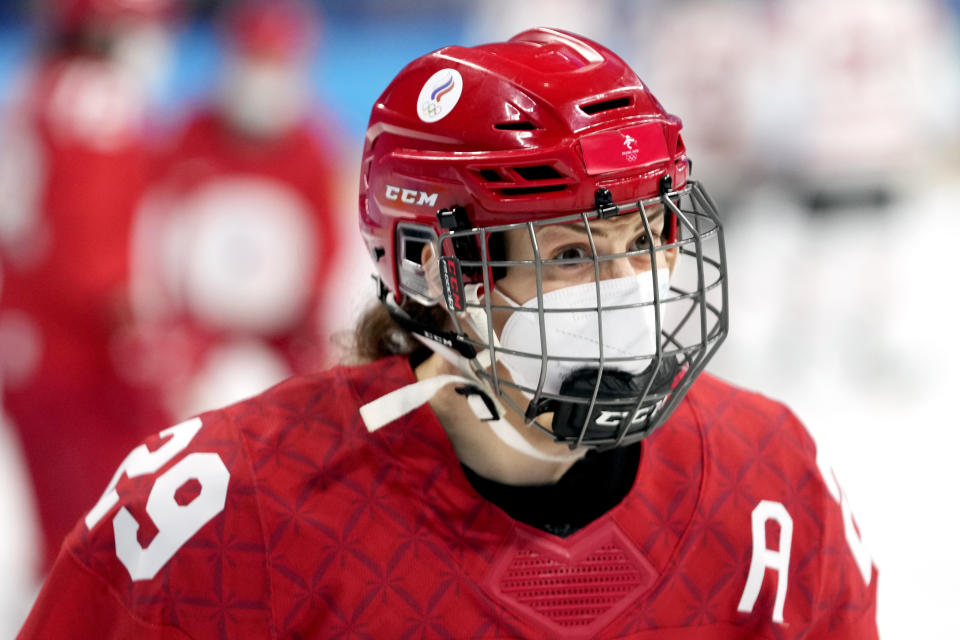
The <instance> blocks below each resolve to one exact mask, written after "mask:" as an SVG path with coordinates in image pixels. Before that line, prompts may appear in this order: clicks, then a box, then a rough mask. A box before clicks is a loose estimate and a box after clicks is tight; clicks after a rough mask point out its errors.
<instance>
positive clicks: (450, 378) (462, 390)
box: [360, 375, 587, 462]
mask: <svg viewBox="0 0 960 640" xmlns="http://www.w3.org/2000/svg"><path fill="white" fill-rule="evenodd" d="M453 383H460V384H463V385H465V386H463V387H459V388H458V389H457V393H459V394H461V395H463V396H466V398H467V403H468V404H469V405H470V409H471V410H472V411H473V413H474V414H475V415H476V416H477V418H479V419H480V420H481V421H483V422H485V423H486V424H487V425H488V426H489V427H490V430H491V431H492V432H493V435H495V436H496V437H497V439H498V440H500V441H501V442H503V444H505V445H507V446H508V447H510V448H511V449H513V450H514V451H517V452H518V453H522V454H523V455H525V456H528V457H530V458H535V459H537V460H542V461H544V462H570V461H573V460H578V459H580V458H582V457H583V456H584V454H586V452H587V450H586V449H578V450H574V451H571V452H570V453H569V454H565V455H552V454H549V453H544V452H543V451H540V450H539V449H537V448H536V447H534V446H533V445H532V444H530V443H529V442H527V440H526V439H524V437H523V436H521V435H520V433H519V432H518V431H517V429H516V428H515V427H514V426H513V425H512V424H510V422H508V421H507V420H506V419H505V418H503V417H501V416H502V415H503V408H502V407H500V405H499V404H498V403H497V402H496V401H495V400H494V399H493V398H491V397H490V396H489V395H487V394H486V393H485V392H484V391H483V390H481V389H480V388H478V387H477V386H476V384H475V382H474V381H473V380H470V379H469V378H465V377H462V376H455V375H441V376H434V377H432V378H426V379H424V380H419V381H417V382H414V383H413V384H408V385H407V386H405V387H400V388H399V389H395V390H393V391H391V392H390V393H388V394H386V395H383V396H380V397H379V398H377V399H376V400H373V401H372V402H368V403H367V404H365V405H363V406H362V407H360V417H361V418H363V422H364V424H365V425H366V426H367V431H369V432H370V433H373V432H374V431H377V430H378V429H380V428H381V427H383V426H385V425H387V424H389V423H391V422H393V421H394V420H396V419H397V418H400V417H401V416H404V415H406V414H408V413H410V412H411V411H413V410H414V409H417V408H419V407H421V406H423V405H424V404H426V403H427V402H429V401H430V399H431V398H433V396H434V395H436V393H437V392H438V391H439V390H440V389H442V388H443V387H445V386H447V385H448V384H453Z"/></svg>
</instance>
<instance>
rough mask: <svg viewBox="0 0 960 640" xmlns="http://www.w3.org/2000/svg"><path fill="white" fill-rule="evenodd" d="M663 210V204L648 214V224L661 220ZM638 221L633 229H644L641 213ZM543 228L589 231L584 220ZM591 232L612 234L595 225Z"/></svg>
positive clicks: (600, 235)
mask: <svg viewBox="0 0 960 640" xmlns="http://www.w3.org/2000/svg"><path fill="white" fill-rule="evenodd" d="M663 211H664V208H663V207H662V206H661V207H658V208H657V210H656V211H654V212H653V213H650V214H648V215H647V224H649V225H651V226H652V225H653V223H654V222H655V221H657V220H659V219H660V218H662V217H663ZM635 213H636V214H639V213H640V212H639V211H636V212H635ZM631 215H632V214H631ZM637 222H638V224H636V225H634V226H633V229H632V231H639V230H640V229H643V218H642V217H641V216H639V215H637ZM543 229H544V230H546V229H557V230H558V231H564V230H569V231H574V232H578V233H582V234H584V235H586V233H587V227H586V225H584V224H583V223H582V222H574V223H572V224H564V225H550V226H548V227H543ZM590 233H591V235H593V236H594V237H599V238H606V237H607V236H608V235H610V234H609V233H607V232H606V231H604V230H603V229H602V228H601V229H597V228H596V227H593V226H591V227H590Z"/></svg>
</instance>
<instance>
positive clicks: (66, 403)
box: [0, 0, 177, 566]
mask: <svg viewBox="0 0 960 640" xmlns="http://www.w3.org/2000/svg"><path fill="white" fill-rule="evenodd" d="M39 7H40V18H41V19H40V21H39V22H40V24H39V29H40V34H39V38H38V43H39V44H38V46H37V48H36V51H35V52H34V54H33V59H32V60H31V61H30V63H29V64H28V68H27V69H26V73H25V74H24V76H23V78H22V79H21V82H20V89H19V92H18V93H17V95H16V96H15V98H14V99H13V100H12V101H11V102H12V104H13V105H14V106H13V108H12V109H11V113H10V114H9V116H8V117H7V118H6V120H5V122H4V124H3V128H4V132H3V135H2V138H3V140H4V144H3V145H2V149H0V260H2V264H3V274H4V284H3V292H2V297H0V375H2V383H3V384H2V386H3V405H4V408H5V410H6V412H7V415H8V418H9V421H10V422H11V424H12V425H13V427H14V429H15V431H16V433H17V434H18V435H19V439H20V441H21V443H22V448H23V452H24V455H25V458H26V461H27V466H28V468H29V472H30V477H31V480H32V483H33V490H34V492H35V495H36V503H37V510H38V513H39V517H40V523H41V527H42V533H43V535H42V539H43V541H42V552H41V556H42V560H43V565H44V566H49V564H50V563H51V562H52V560H53V559H54V557H55V556H56V553H57V551H58V549H59V547H60V542H61V540H62V539H63V537H64V535H65V534H66V533H67V532H68V531H69V529H70V527H72V526H73V523H74V521H75V520H76V517H77V514H79V513H81V512H82V511H83V510H84V509H85V508H86V507H87V505H89V503H90V501H91V500H94V499H96V496H97V494H98V493H99V492H100V491H102V487H103V483H104V482H106V481H108V480H109V479H110V475H111V473H112V471H113V468H114V467H115V461H116V459H117V458H120V457H122V456H123V455H125V452H127V451H129V449H130V446H131V445H132V444H134V443H136V442H137V441H138V440H140V439H141V438H142V437H143V435H144V434H145V433H149V432H151V431H154V430H156V425H157V424H160V423H162V422H163V421H167V420H168V418H167V417H166V416H165V415H164V413H163V412H162V411H161V409H160V407H159V405H158V404H157V403H154V402H153V401H152V399H151V397H150V396H149V395H148V394H146V393H145V392H144V390H142V389H138V388H136V387H134V386H132V385H130V384H128V383H127V382H125V381H124V380H123V379H122V378H121V376H120V375H118V372H117V370H116V368H115V366H114V359H113V358H112V356H111V344H112V340H113V338H114V336H115V334H116V333H117V332H118V331H120V330H121V328H122V327H123V326H124V325H125V324H127V323H128V322H129V315H130V314H129V309H128V305H127V304H126V302H125V297H126V295H125V291H126V281H127V276H128V271H129V268H128V255H129V236H130V226H131V221H132V216H133V211H134V207H135V206H136V203H137V201H138V199H139V198H140V197H141V192H142V189H143V186H144V184H145V180H146V177H147V169H148V161H149V154H148V150H147V144H146V137H145V136H146V116H147V103H148V98H149V93H148V92H149V90H150V85H151V82H152V80H153V79H154V78H156V77H158V76H159V75H161V74H162V70H163V64H162V63H163V56H162V52H163V50H164V44H163V43H164V39H165V37H166V35H165V34H166V33H167V29H168V27H169V26H170V20H171V19H172V18H173V16H174V14H175V12H176V8H177V7H176V3H175V2H174V0H139V1H133V0H51V1H50V2H47V3H44V4H42V5H39ZM158 421H160V422H158Z"/></svg>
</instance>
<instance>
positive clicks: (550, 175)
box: [513, 164, 563, 182]
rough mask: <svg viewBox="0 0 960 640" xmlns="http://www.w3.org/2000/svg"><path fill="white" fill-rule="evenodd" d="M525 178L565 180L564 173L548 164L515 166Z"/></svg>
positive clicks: (531, 179)
mask: <svg viewBox="0 0 960 640" xmlns="http://www.w3.org/2000/svg"><path fill="white" fill-rule="evenodd" d="M513 170H514V171H516V172H517V175H519V176H520V177H521V178H523V179H524V180H529V181H531V182H533V181H536V180H563V174H562V173H560V172H559V171H557V170H556V169H554V168H553V167H551V166H550V165H548V164H538V165H534V166H532V167H513Z"/></svg>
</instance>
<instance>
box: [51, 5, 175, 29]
mask: <svg viewBox="0 0 960 640" xmlns="http://www.w3.org/2000/svg"><path fill="white" fill-rule="evenodd" d="M44 5H45V6H44V9H43V10H44V12H45V18H46V20H47V21H48V22H49V23H50V25H51V26H52V27H53V29H54V30H55V31H58V32H61V33H69V32H74V31H80V30H83V29H85V28H87V27H88V26H89V25H93V24H100V23H104V22H112V21H115V20H123V19H130V20H169V19H171V18H173V17H174V16H175V15H176V14H177V12H178V10H179V9H180V5H181V0H46V2H45V3H44Z"/></svg>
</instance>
